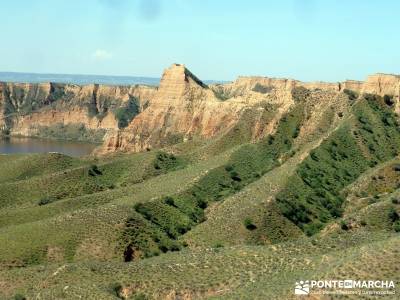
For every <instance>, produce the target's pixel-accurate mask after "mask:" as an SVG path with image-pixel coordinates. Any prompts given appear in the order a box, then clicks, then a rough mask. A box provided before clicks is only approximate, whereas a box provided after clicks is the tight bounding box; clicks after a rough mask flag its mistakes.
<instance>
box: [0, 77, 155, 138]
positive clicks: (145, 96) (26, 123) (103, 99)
mask: <svg viewBox="0 0 400 300" xmlns="http://www.w3.org/2000/svg"><path fill="white" fill-rule="evenodd" d="M155 91H156V89H155V88H152V87H146V86H131V87H120V86H103V85H97V84H92V85H86V86H78V85H70V84H55V83H46V84H20V83H0V128H3V129H7V130H10V132H11V134H12V135H22V136H35V135H37V133H38V130H39V129H40V128H42V127H51V126H54V125H55V124H62V125H78V124H79V125H83V126H85V128H87V129H92V130H98V129H102V130H118V129H119V128H118V120H117V118H116V117H115V111H116V110H117V109H118V108H120V107H124V105H126V103H127V102H129V101H130V100H131V99H138V103H139V106H140V108H139V110H141V109H143V108H144V107H145V106H146V105H147V102H148V101H150V100H151V99H152V97H153V95H154V93H155Z"/></svg>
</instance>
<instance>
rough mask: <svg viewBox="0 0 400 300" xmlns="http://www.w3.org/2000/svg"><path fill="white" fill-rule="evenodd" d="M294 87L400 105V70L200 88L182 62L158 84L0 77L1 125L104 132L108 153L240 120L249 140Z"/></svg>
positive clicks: (207, 133)
mask: <svg viewBox="0 0 400 300" xmlns="http://www.w3.org/2000/svg"><path fill="white" fill-rule="evenodd" d="M300 87H302V88H306V89H308V90H311V91H313V93H315V95H316V97H317V98H319V99H321V100H320V101H323V102H327V101H328V102H329V101H330V102H332V103H333V102H334V99H336V98H337V96H339V95H340V94H342V92H343V91H345V90H353V91H355V92H357V93H373V94H378V95H381V96H384V95H388V96H390V97H391V98H393V99H394V101H395V103H396V110H397V111H400V105H399V102H400V101H399V96H400V76H396V75H386V74H375V75H372V76H369V77H368V78H367V80H366V81H365V82H362V81H354V80H347V81H344V82H336V83H327V82H301V81H298V80H293V79H279V78H267V77H239V78H238V79H237V80H236V81H234V82H232V83H227V84H213V85H210V86H207V85H206V84H204V83H203V82H202V81H201V80H199V79H198V78H197V77H196V76H194V75H193V74H192V73H191V72H190V71H189V70H188V69H187V68H186V67H185V66H184V65H180V64H174V65H172V66H171V67H170V68H168V69H166V70H165V72H164V74H163V76H162V79H161V82H160V86H159V87H158V88H156V87H148V86H104V85H86V86H78V85H70V84H54V83H47V84H20V83H0V128H8V129H10V130H11V134H19V135H25V136H29V135H35V134H36V133H37V131H38V130H39V129H40V128H41V127H51V126H52V125H53V124H64V125H69V124H83V125H84V126H85V128H88V129H91V130H104V132H106V134H105V137H104V144H103V146H102V147H101V148H99V150H98V153H110V152H114V151H133V152H136V151H143V150H146V149H149V148H154V147H162V146H165V145H169V144H173V143H178V142H182V141H186V140H189V139H192V138H193V137H201V138H210V137H214V136H217V135H223V134H225V133H228V132H230V131H231V130H232V129H233V128H234V127H235V126H237V125H238V124H239V122H241V120H242V121H243V120H244V119H246V121H245V122H246V123H247V127H248V128H250V134H249V136H250V138H251V139H253V140H257V139H259V138H262V137H263V136H265V135H267V134H269V133H271V132H273V130H274V129H275V124H276V122H277V120H279V118H280V117H281V116H282V115H283V114H284V113H285V112H286V111H287V110H288V109H289V108H290V106H291V105H292V104H293V101H294V100H293V97H292V93H293V90H294V89H295V88H300ZM314 98H315V97H314ZM329 99H331V100H329ZM132 101H135V102H134V103H133V102H132ZM132 105H134V106H135V107H134V108H135V114H130V115H129V116H130V118H128V119H127V120H124V121H125V122H124V123H123V124H124V126H121V122H119V120H118V117H120V115H121V114H119V115H116V112H118V111H119V109H121V108H124V107H130V106H132ZM136 106H137V107H136Z"/></svg>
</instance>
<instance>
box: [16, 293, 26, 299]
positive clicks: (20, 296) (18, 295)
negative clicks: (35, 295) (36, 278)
mask: <svg viewBox="0 0 400 300" xmlns="http://www.w3.org/2000/svg"><path fill="white" fill-rule="evenodd" d="M14 300H26V297H25V296H24V295H22V294H15V295H14Z"/></svg>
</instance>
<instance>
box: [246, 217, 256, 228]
mask: <svg viewBox="0 0 400 300" xmlns="http://www.w3.org/2000/svg"><path fill="white" fill-rule="evenodd" d="M243 225H244V227H246V228H247V229H248V230H254V229H257V226H256V225H254V223H253V220H252V219H250V218H246V219H244V221H243Z"/></svg>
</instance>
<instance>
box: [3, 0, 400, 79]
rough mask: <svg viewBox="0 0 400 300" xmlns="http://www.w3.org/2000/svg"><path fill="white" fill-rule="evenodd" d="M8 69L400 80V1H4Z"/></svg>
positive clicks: (89, 72) (24, 70)
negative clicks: (387, 76) (180, 69)
mask: <svg viewBox="0 0 400 300" xmlns="http://www.w3.org/2000/svg"><path fill="white" fill-rule="evenodd" d="M0 10H1V12H2V13H1V17H0V28H1V43H0V71H17V72H41V73H43V72H46V73H72V74H103V75H136V76H153V77H159V76H161V73H162V70H163V69H164V68H165V67H168V66H169V65H170V64H172V63H175V62H177V63H184V64H186V65H187V67H188V68H189V69H190V70H191V71H192V72H193V73H195V74H196V75H198V76H199V77H200V78H202V79H217V80H232V79H234V78H236V77H237V76H238V75H262V76H271V77H290V78H296V79H301V80H307V81H311V80H325V81H339V80H344V79H364V78H365V77H366V75H368V74H371V73H376V72H384V73H396V74H400V38H399V35H400V34H399V30H400V17H399V15H398V14H399V12H400V1H397V0H392V1H391V0H380V1H373V0H279V1H278V0H277V1H268V0H264V1H262V0H237V1H234V0H84V1H83V0H35V1H32V0H13V1H1V5H0Z"/></svg>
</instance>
